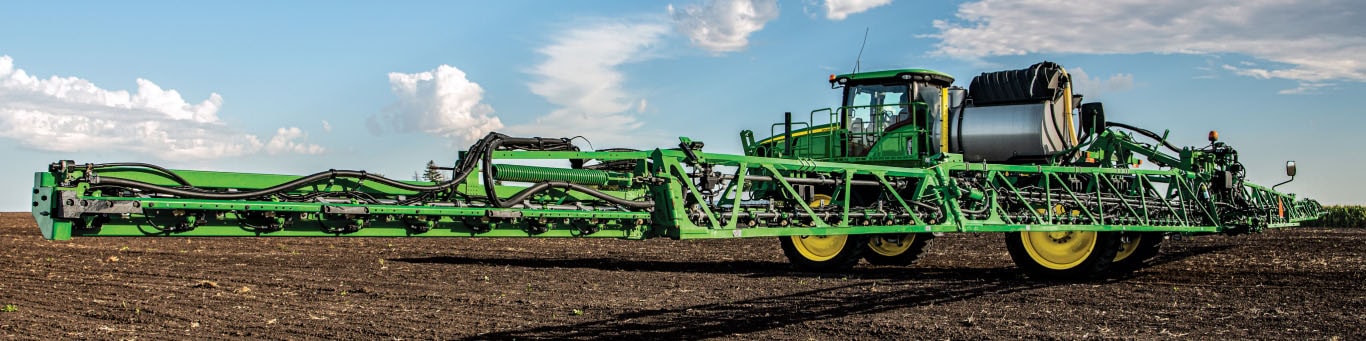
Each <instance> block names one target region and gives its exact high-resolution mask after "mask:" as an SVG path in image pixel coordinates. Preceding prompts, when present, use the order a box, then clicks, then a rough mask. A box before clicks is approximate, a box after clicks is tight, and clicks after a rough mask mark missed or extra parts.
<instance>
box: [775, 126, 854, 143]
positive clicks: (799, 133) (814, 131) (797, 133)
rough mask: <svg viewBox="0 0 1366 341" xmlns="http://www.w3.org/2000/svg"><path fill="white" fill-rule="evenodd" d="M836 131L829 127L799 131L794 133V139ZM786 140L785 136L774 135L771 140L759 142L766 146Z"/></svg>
mask: <svg viewBox="0 0 1366 341" xmlns="http://www.w3.org/2000/svg"><path fill="white" fill-rule="evenodd" d="M834 129H835V127H833V126H829V127H822V128H816V129H812V130H803V131H799V132H795V133H792V137H793V138H798V137H802V136H805V135H808V134H818V133H824V132H827V131H831V130H834ZM786 138H787V137H786V136H784V135H774V136H771V137H769V138H766V139H763V140H761V141H759V144H765V143H769V142H778V141H782V140H783V139H786Z"/></svg>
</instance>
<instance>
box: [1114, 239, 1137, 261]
mask: <svg viewBox="0 0 1366 341" xmlns="http://www.w3.org/2000/svg"><path fill="white" fill-rule="evenodd" d="M1128 239H1129V242H1127V243H1124V242H1121V243H1119V251H1117V252H1115V261H1116V262H1118V261H1121V260H1124V259H1125V258H1129V256H1130V255H1133V254H1134V251H1135V250H1138V243H1139V242H1141V241H1143V235H1142V234H1135V235H1132V236H1129V238H1128Z"/></svg>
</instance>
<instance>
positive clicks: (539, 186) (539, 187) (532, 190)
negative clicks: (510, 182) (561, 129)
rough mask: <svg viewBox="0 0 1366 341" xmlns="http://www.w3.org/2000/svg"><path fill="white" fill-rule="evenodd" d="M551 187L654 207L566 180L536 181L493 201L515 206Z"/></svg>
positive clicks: (613, 201)
mask: <svg viewBox="0 0 1366 341" xmlns="http://www.w3.org/2000/svg"><path fill="white" fill-rule="evenodd" d="M552 188H563V189H571V190H575V191H579V192H583V193H586V194H588V195H591V196H593V197H594V198H598V199H602V200H604V201H607V202H610V203H613V204H617V205H621V206H625V207H629V208H651V207H655V203H654V202H653V201H635V200H626V199H622V198H618V197H614V196H611V195H609V194H607V193H603V192H599V191H598V190H595V189H592V188H588V187H586V186H582V185H579V184H573V183H568V182H563V181H547V182H540V183H536V184H535V185H532V186H531V187H527V188H526V189H523V190H522V191H521V192H517V194H513V195H512V197H510V198H508V200H507V201H506V202H504V201H502V200H497V199H494V200H495V201H498V202H497V203H496V204H497V206H498V207H502V208H508V207H513V206H516V205H517V203H520V202H522V201H525V200H526V199H527V198H530V197H531V196H532V195H535V194H536V193H540V192H543V191H545V190H548V189H552Z"/></svg>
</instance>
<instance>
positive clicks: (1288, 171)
mask: <svg viewBox="0 0 1366 341" xmlns="http://www.w3.org/2000/svg"><path fill="white" fill-rule="evenodd" d="M1285 175H1287V176H1290V180H1286V181H1285V182H1282V183H1278V184H1276V185H1275V186H1271V190H1273V191H1274V190H1276V187H1280V186H1281V185H1284V184H1288V183H1290V182H1291V181H1295V161H1293V160H1292V161H1286V162H1285Z"/></svg>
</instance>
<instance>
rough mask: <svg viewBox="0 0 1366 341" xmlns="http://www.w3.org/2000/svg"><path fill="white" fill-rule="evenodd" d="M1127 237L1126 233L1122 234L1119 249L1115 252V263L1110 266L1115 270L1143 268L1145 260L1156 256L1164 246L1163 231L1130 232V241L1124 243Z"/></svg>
mask: <svg viewBox="0 0 1366 341" xmlns="http://www.w3.org/2000/svg"><path fill="white" fill-rule="evenodd" d="M1125 237H1126V236H1125V235H1121V236H1120V244H1119V249H1118V251H1116V253H1115V260H1114V264H1111V265H1110V268H1111V269H1113V270H1115V271H1134V270H1138V269H1140V268H1143V265H1144V262H1147V261H1148V260H1149V259H1152V258H1153V257H1156V256H1157V252H1158V250H1159V249H1161V246H1162V239H1163V238H1162V233H1161V232H1140V233H1130V234H1128V235H1127V237H1128V238H1127V239H1128V240H1129V243H1123V242H1124V240H1125V239H1126V238H1125ZM1130 247H1132V248H1133V250H1132V251H1129V250H1128V248H1130ZM1126 253H1127V254H1126Z"/></svg>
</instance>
